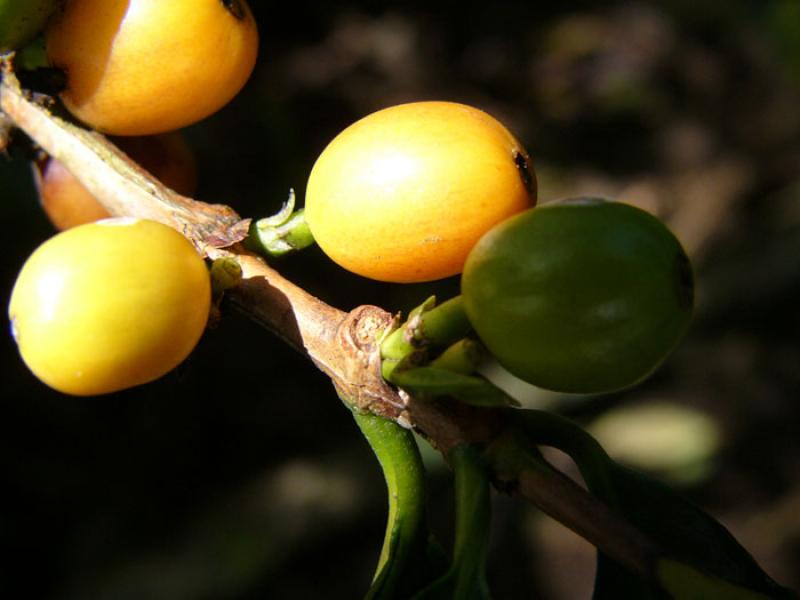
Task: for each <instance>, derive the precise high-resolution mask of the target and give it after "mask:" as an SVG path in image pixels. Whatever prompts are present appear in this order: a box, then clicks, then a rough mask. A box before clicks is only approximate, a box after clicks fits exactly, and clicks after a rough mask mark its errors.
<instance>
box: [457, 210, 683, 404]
mask: <svg viewBox="0 0 800 600" xmlns="http://www.w3.org/2000/svg"><path fill="white" fill-rule="evenodd" d="M461 289H462V294H463V297H464V306H465V310H466V312H467V315H468V317H469V319H470V321H471V322H472V325H473V326H474V328H475V331H476V332H477V334H478V336H479V337H480V339H481V340H482V341H483V343H484V344H485V345H486V346H487V347H488V349H489V350H490V351H491V352H492V354H494V356H495V357H496V358H497V360H498V362H500V364H502V365H503V366H504V367H505V368H506V369H508V370H509V371H510V372H511V373H513V374H514V375H516V376H518V377H520V378H522V379H524V380H526V381H528V382H530V383H533V384H535V385H537V386H540V387H543V388H547V389H551V390H556V391H561V392H574V393H598V392H610V391H614V390H618V389H622V388H625V387H628V386H631V385H633V384H635V383H637V382H639V381H640V380H642V379H643V378H644V377H646V376H647V375H649V374H650V373H651V372H652V371H653V370H654V369H655V368H656V367H657V366H658V365H659V364H660V363H661V362H662V361H663V359H664V358H665V357H666V356H667V354H669V352H670V351H671V350H672V349H673V347H674V346H675V345H676V344H677V342H678V340H679V339H680V338H681V336H682V335H683V333H684V332H685V331H686V329H687V327H688V325H689V321H690V319H691V314H692V305H693V283H692V272H691V266H690V264H689V260H688V258H687V257H686V254H685V252H684V251H683V248H682V247H681V245H680V243H679V242H678V240H677V239H676V238H675V236H674V235H673V234H672V233H671V232H670V231H669V230H668V229H667V227H666V226H665V225H664V224H663V223H661V221H659V220H658V219H656V218H655V217H653V216H652V215H650V214H648V213H646V212H644V211H642V210H640V209H638V208H634V207H632V206H629V205H626V204H622V203H618V202H608V201H604V200H599V199H578V200H572V201H565V202H558V203H553V204H546V205H543V206H540V207H537V208H534V209H532V210H528V211H525V212H524V213H521V214H519V215H517V216H515V217H512V218H510V219H509V220H507V221H505V222H504V223H502V224H500V225H498V226H497V227H495V228H494V229H492V230H491V231H490V232H489V233H487V234H486V235H485V236H484V237H483V238H482V239H481V240H480V242H478V244H477V245H476V246H475V248H474V249H473V250H472V252H471V253H470V256H469V258H468V260H467V263H466V266H465V268H464V274H463V276H462V280H461Z"/></svg>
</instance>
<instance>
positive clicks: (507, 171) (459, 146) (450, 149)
mask: <svg viewBox="0 0 800 600" xmlns="http://www.w3.org/2000/svg"><path fill="white" fill-rule="evenodd" d="M535 203H536V180H535V177H534V173H533V168H532V166H531V164H530V159H529V156H528V154H527V152H526V151H525V149H524V148H523V147H522V145H521V144H520V143H519V142H518V141H517V139H516V138H515V137H514V136H513V135H512V134H511V133H510V132H509V131H508V130H507V129H506V128H505V127H504V126H503V125H502V124H501V123H500V122H499V121H497V120H496V119H494V118H493V117H491V116H490V115H488V114H486V113H485V112H483V111H481V110H479V109H477V108H473V107H471V106H466V105H464V104H458V103H454V102H414V103H409V104H401V105H398V106H393V107H391V108H387V109H384V110H381V111H378V112H376V113H373V114H371V115H369V116H367V117H365V118H363V119H361V120H360V121H358V122H356V123H354V124H353V125H351V126H350V127H348V128H347V129H345V130H344V131H343V132H342V133H340V134H339V135H338V136H337V137H336V138H335V139H334V140H333V141H332V142H331V143H330V144H329V145H328V147H327V148H325V150H324V151H323V152H322V154H321V155H320V157H319V158H318V159H317V162H316V164H315V165H314V168H313V169H312V171H311V176H310V177H309V180H308V187H307V190H306V204H305V215H306V219H307V221H308V225H309V227H310V228H311V232H312V233H313V234H314V239H315V240H316V241H317V243H318V244H319V246H320V247H321V248H322V250H323V251H324V252H325V253H326V254H327V255H328V256H329V257H330V258H331V259H333V260H334V261H335V262H337V263H338V264H339V265H341V266H342V267H344V268H346V269H348V270H350V271H353V272H354V273H358V274H359V275H363V276H365V277H370V278H372V279H377V280H381V281H391V282H397V283H410V282H420V281H431V280H434V279H441V278H444V277H448V276H451V275H455V274H457V273H460V272H461V270H462V268H463V265H464V261H465V260H466V257H467V255H468V254H469V251H470V250H471V249H472V246H474V245H475V243H476V242H477V241H478V239H480V237H481V236H482V235H483V234H484V233H485V232H486V231H488V230H489V229H491V227H492V226H493V225H495V224H496V223H499V222H500V221H503V220H504V219H506V218H507V217H509V216H511V215H513V214H515V213H517V212H519V211H521V210H524V209H525V208H528V207H530V206H532V205H534V204H535Z"/></svg>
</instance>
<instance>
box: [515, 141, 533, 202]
mask: <svg viewBox="0 0 800 600" xmlns="http://www.w3.org/2000/svg"><path fill="white" fill-rule="evenodd" d="M514 164H515V165H517V170H518V171H519V176H520V177H521V178H522V184H523V185H524V186H525V189H526V190H528V193H532V192H533V175H531V170H530V163H529V161H528V157H527V156H525V154H523V153H522V152H520V151H519V150H516V149H515V150H514Z"/></svg>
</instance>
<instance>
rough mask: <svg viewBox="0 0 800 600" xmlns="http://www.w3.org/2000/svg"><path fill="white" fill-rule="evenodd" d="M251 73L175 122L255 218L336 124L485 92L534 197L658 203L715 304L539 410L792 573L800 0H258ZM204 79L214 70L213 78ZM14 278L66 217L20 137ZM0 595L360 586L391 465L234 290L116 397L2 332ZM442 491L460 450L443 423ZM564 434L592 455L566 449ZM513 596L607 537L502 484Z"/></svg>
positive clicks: (351, 286)
mask: <svg viewBox="0 0 800 600" xmlns="http://www.w3.org/2000/svg"><path fill="white" fill-rule="evenodd" d="M253 4H254V6H253V10H254V12H255V14H256V17H257V20H258V23H259V27H260V31H261V36H262V46H261V54H260V60H259V64H258V66H257V69H256V72H255V74H254V76H253V78H252V79H251V81H250V82H249V83H248V85H247V87H246V88H245V90H244V91H243V92H242V93H241V95H240V96H239V97H237V99H236V100H235V101H234V102H233V103H232V104H231V105H229V106H228V107H226V108H225V109H223V110H222V111H221V112H220V113H218V114H217V115H215V116H213V117H212V118H210V119H208V120H207V121H205V122H203V123H201V124H198V125H196V126H194V127H191V128H189V129H187V130H186V131H185V135H186V138H187V139H188V141H189V144H190V145H191V146H192V148H193V150H194V152H195V155H196V160H197V165H198V172H199V174H200V178H199V189H198V192H197V194H196V196H197V197H198V198H200V199H202V200H205V201H209V202H223V203H226V204H230V205H231V206H233V207H234V208H235V209H237V210H238V211H239V212H240V213H241V214H242V215H243V216H253V217H260V216H266V215H267V214H271V213H274V212H276V211H277V209H278V208H279V207H280V205H281V203H282V202H283V200H284V199H285V197H286V195H287V192H288V189H289V188H290V187H294V188H295V189H296V190H297V192H298V196H299V198H300V199H301V200H302V197H303V192H304V188H305V182H306V179H307V176H308V173H309V171H310V169H311V167H312V165H313V163H314V161H315V159H316V157H317V156H318V154H319V153H320V152H321V151H322V149H323V148H324V146H325V145H326V144H327V143H328V142H329V141H330V140H331V139H332V138H333V137H334V136H335V135H336V134H337V133H338V132H339V131H340V130H341V129H343V128H344V127H345V126H347V125H348V124H350V123H351V122H353V121H354V120H356V119H358V118H360V117H362V116H364V115H366V114H368V113H370V112H372V111H374V110H377V109H380V108H383V107H386V106H388V105H391V104H395V103H399V102H404V101H411V100H423V99H445V100H455V101H460V102H465V103H469V104H473V105H476V106H478V107H480V108H482V109H484V110H486V111H488V112H489V113H491V114H493V115H494V116H496V117H497V118H499V119H500V120H502V121H503V122H504V123H506V124H507V125H508V127H509V128H510V129H511V130H512V131H514V132H515V133H516V135H517V137H519V138H520V139H521V140H522V141H523V143H524V144H525V145H526V147H527V148H528V150H529V151H530V153H531V155H532V156H533V157H534V160H535V165H536V172H537V175H538V178H539V190H540V194H539V195H540V202H548V201H552V200H555V199H558V198H564V197H569V196H576V195H592V196H606V197H609V198H615V199H619V200H623V201H626V202H630V203H633V204H636V205H638V206H640V207H643V208H645V209H647V210H649V211H651V212H653V213H655V214H657V215H659V216H661V217H662V218H664V219H665V220H666V221H667V222H668V223H669V224H670V225H671V227H672V228H673V229H674V231H675V232H676V234H677V235H678V237H679V238H680V239H681V240H682V242H683V243H684V245H685V246H686V248H687V251H688V252H689V254H690V255H691V256H692V258H693V261H694V265H695V271H696V278H697V286H698V303H697V313H696V319H695V322H694V324H693V327H692V329H691V330H690V332H689V334H688V336H687V338H686V339H685V341H684V342H683V343H682V344H681V345H680V347H679V348H678V349H677V351H676V352H675V353H674V354H673V355H672V356H671V358H670V359H669V360H668V361H667V363H666V364H665V365H664V366H663V367H662V368H661V369H660V370H659V371H658V372H657V373H656V374H655V375H654V376H653V377H652V378H651V379H650V380H648V381H647V382H645V383H644V384H642V385H640V386H639V387H637V388H635V389H632V390H629V391H626V392H624V393H618V394H614V395H610V396H602V397H591V398H579V397H564V396H558V395H553V394H547V393H544V392H540V391H538V390H535V389H531V388H530V387H528V386H523V385H520V384H518V383H517V382H514V381H508V380H505V382H504V385H507V386H509V388H510V389H513V390H514V391H515V393H516V394H517V395H518V396H519V397H520V398H521V399H522V400H523V401H524V402H525V403H526V404H527V405H530V406H545V407H548V408H551V409H553V410H557V411H559V412H561V413H563V414H566V415H569V416H572V417H574V418H575V419H577V420H578V421H580V422H581V423H583V424H585V425H586V426H587V427H589V428H590V430H591V431H592V432H593V433H594V434H595V435H597V436H598V438H599V439H600V440H601V441H602V442H603V443H604V445H605V446H606V447H607V449H608V450H609V451H610V452H611V453H612V454H613V455H614V456H616V457H618V458H619V459H620V460H623V461H625V462H627V463H628V464H631V465H634V466H635V467H637V468H639V469H642V470H645V471H647V472H649V473H652V474H654V475H656V476H657V477H659V478H661V479H663V480H665V481H667V482H669V483H670V484H671V485H673V486H674V487H677V488H679V489H681V490H682V491H683V492H684V493H685V494H686V495H688V496H689V497H690V498H692V499H693V500H694V501H695V502H696V503H698V504H699V505H701V506H702V507H703V508H705V509H706V510H707V511H709V512H710V513H711V514H713V515H714V516H715V517H717V518H718V519H720V520H721V521H722V522H723V523H724V524H725V525H726V526H727V527H729V528H730V530H731V531H732V532H733V533H734V535H735V536H736V537H737V538H738V539H739V540H740V541H741V542H742V543H743V544H744V545H745V546H746V547H747V548H748V549H749V550H750V551H751V552H752V554H753V555H754V556H755V557H756V559H757V560H758V561H759V563H760V564H761V565H762V566H763V567H764V568H765V569H766V571H767V572H768V573H770V574H771V575H772V576H773V577H774V578H775V579H777V580H778V581H780V582H781V583H783V584H785V585H789V586H792V587H795V588H797V587H800V518H798V514H800V443H798V440H800V433H799V432H800V402H799V398H798V396H799V395H800V394H799V393H800V344H799V343H798V333H800V317H798V314H800V311H798V305H800V3H798V2H797V0H758V1H757V0H729V1H728V2H725V3H721V2H720V3H718V2H709V1H704V0H699V1H698V0H694V1H691V2H690V1H688V0H664V1H662V2H658V3H648V2H608V3H603V6H602V7H598V6H597V5H598V3H594V2H572V3H548V4H547V5H546V6H545V5H544V4H543V5H542V6H539V5H538V3H532V2H525V3H522V2H520V3H516V2H508V3H500V4H497V3H495V4H490V3H482V4H478V3H464V2H459V3H456V2H450V1H441V2H437V3H430V2H421V1H419V2H417V1H410V2H409V1H407V2H403V3H395V2H369V1H366V0H363V1H361V2H357V1H349V2H338V3H328V2H315V1H310V0H296V1H295V2H291V3H288V4H283V5H282V6H281V7H280V10H281V13H280V17H279V16H278V8H277V6H275V5H274V4H273V3H269V4H268V3H257V2H254V3H253ZM196 93H202V90H197V91H196ZM0 221H1V222H2V223H4V224H5V226H4V227H5V231H6V234H5V235H6V241H7V246H6V258H5V260H4V261H3V262H2V267H1V268H2V276H1V279H0V291H1V293H2V298H4V302H5V301H7V299H8V297H9V295H10V290H11V287H12V285H13V281H14V278H15V276H16V273H17V271H18V269H19V268H20V266H21V265H22V263H23V261H24V260H25V258H26V257H27V256H28V254H29V253H30V252H31V251H32V250H33V249H34V248H35V247H36V246H37V245H38V244H39V243H40V242H41V241H43V240H44V239H45V238H47V237H48V236H50V235H52V234H53V229H52V226H51V225H50V224H49V223H48V221H47V220H46V218H45V217H44V216H43V214H42V212H41V211H40V209H39V208H38V206H37V201H36V196H35V191H34V187H33V183H32V178H31V172H30V167H29V164H28V163H27V161H26V158H25V156H23V155H22V154H21V153H13V154H12V156H11V157H9V158H8V159H5V158H2V157H0ZM278 266H279V269H280V270H281V271H282V272H284V273H286V274H287V275H288V276H289V277H290V278H292V279H294V280H295V281H297V282H299V283H301V284H302V285H303V286H305V287H306V288H307V289H309V290H311V291H312V292H313V293H315V294H316V295H318V296H319V297H321V298H323V299H325V300H327V301H329V302H330V303H332V304H334V305H336V306H338V307H339V308H342V309H350V308H352V307H354V306H357V305H358V304H362V303H371V304H379V305H382V306H384V307H385V308H387V309H391V310H408V309H409V308H411V307H413V306H415V305H416V304H418V303H419V302H420V301H421V300H423V299H424V298H425V297H426V296H427V295H428V294H430V293H431V292H436V293H438V294H440V296H441V297H442V298H446V297H449V296H451V295H454V294H456V293H457V289H458V282H457V281H455V280H450V281H444V282H439V283H437V284H431V285H414V286H389V285H386V284H378V283H374V282H369V281H366V280H363V279H360V278H358V277H356V276H353V275H349V274H347V273H345V272H343V271H342V270H340V269H339V268H338V267H336V266H335V265H333V264H331V263H330V262H329V261H327V259H325V257H324V256H322V254H321V253H320V252H319V251H318V250H316V249H311V250H308V251H306V252H304V253H303V254H302V255H301V256H297V257H292V258H290V259H288V260H284V261H283V262H281V263H280V264H279V265H278ZM0 353H1V354H0V369H2V375H0V377H1V378H2V379H1V381H2V384H0V397H1V398H0V484H2V486H3V489H4V490H5V491H4V492H3V493H2V494H0V547H1V548H2V551H3V554H4V555H5V558H4V560H3V561H0V594H2V595H3V596H4V597H24V598H48V599H49V598H52V599H59V600H73V599H83V600H100V599H119V600H124V599H127V598H136V599H153V600H161V599H163V600H184V599H185V600H189V599H192V600H195V599H197V600H212V599H220V600H222V599H226V600H244V599H250V598H274V599H282V598H337V599H338V598H344V599H352V598H359V597H361V595H362V594H363V592H364V591H365V590H366V588H367V586H368V583H369V580H370V577H371V574H372V571H373V569H374V566H375V562H376V560H377V556H378V551H379V548H380V545H381V541H382V536H383V527H384V519H385V508H386V498H385V492H384V487H383V482H382V476H381V474H380V472H379V470H378V467H377V465H376V463H375V461H374V459H373V457H372V455H371V453H370V451H369V449H368V447H367V445H366V443H365V442H364V441H363V440H362V438H361V437H360V434H359V432H358V430H357V429H356V427H355V425H354V424H353V422H352V418H351V417H350V414H349V412H348V411H347V410H346V409H345V408H344V407H343V406H341V405H340V403H339V401H338V400H337V398H336V396H335V394H334V392H333V390H332V388H331V386H330V383H329V382H328V381H326V380H325V378H324V377H323V376H322V375H321V374H320V373H319V372H317V371H316V370H315V368H314V367H313V366H312V365H311V364H310V363H309V362H307V361H306V360H304V359H303V358H302V357H300V356H298V355H296V354H294V353H292V351H290V350H288V349H287V347H285V346H284V345H283V344H281V343H280V342H279V341H278V340H276V339H274V338H273V337H271V336H270V335H269V334H268V333H266V332H265V331H262V330H260V329H258V328H256V327H254V326H252V324H251V323H249V322H248V321H246V320H245V319H244V318H243V317H241V316H239V315H237V314H235V313H233V312H231V311H226V312H225V314H224V317H223V319H222V320H221V322H220V323H219V324H218V325H217V326H216V327H215V328H213V329H212V330H210V331H208V333H207V334H206V336H205V337H204V339H203V341H202V342H201V344H200V346H199V348H198V349H197V350H196V352H195V353H194V354H193V355H192V356H191V357H190V358H189V360H188V361H186V363H185V364H184V365H182V366H181V367H180V368H179V369H177V371H175V372H173V373H172V374H170V375H168V376H167V377H165V378H164V379H163V380H161V381H159V382H157V383H154V384H150V385H147V386H144V387H141V388H138V389H135V390H130V391H127V392H124V393H120V394H116V395H113V396H108V397H102V398H91V399H85V398H84V399H81V398H70V397H66V396H62V395H59V394H57V393H55V392H52V391H50V390H48V389H47V388H45V387H44V386H43V385H42V384H40V383H38V382H37V381H36V380H35V379H34V378H33V377H32V376H31V375H30V374H29V373H28V372H27V370H26V368H25V367H24V365H23V364H22V362H21V361H20V359H19V357H18V355H17V351H16V348H15V345H14V343H13V340H12V339H11V336H10V335H4V336H0ZM423 452H424V454H425V457H426V460H427V461H428V463H429V466H430V486H431V499H430V514H431V520H432V522H433V525H434V528H435V529H436V531H437V532H439V534H440V536H441V538H442V539H443V540H448V539H449V536H450V533H451V527H452V526H451V523H450V519H451V511H452V507H451V497H450V479H449V475H448V471H447V469H446V467H445V466H444V465H442V463H441V462H440V461H439V460H437V458H436V455H435V453H433V452H430V451H429V449H428V448H427V447H425V446H424V444H423ZM550 456H551V458H552V459H553V460H554V461H555V462H556V463H557V464H558V465H559V466H560V467H561V468H563V469H565V470H567V471H568V472H572V466H571V465H570V464H569V462H568V461H567V460H565V459H564V458H563V457H561V456H559V455H557V454H551V455H550ZM494 502H495V506H496V508H497V510H496V516H495V519H494V522H493V540H492V552H491V556H490V564H489V571H490V573H489V575H490V581H491V582H492V585H493V590H494V595H495V597H496V598H503V599H506V598H507V599H522V598H542V599H545V600H562V599H563V600H568V599H569V600H572V599H578V598H589V597H590V594H591V587H592V578H593V571H594V564H593V561H594V554H593V549H592V548H591V547H590V546H588V545H587V544H586V543H585V542H583V541H582V540H580V539H579V538H577V537H576V536H574V535H573V534H571V533H569V532H568V531H566V530H565V529H564V528H563V527H562V526H560V525H559V524H557V523H554V522H552V521H550V520H549V519H547V518H545V517H543V516H542V515H541V514H540V513H539V512H538V511H537V510H535V509H533V508H530V507H528V506H527V505H525V504H523V503H521V502H518V501H516V500H513V499H509V498H506V497H502V496H498V495H496V496H495V497H494Z"/></svg>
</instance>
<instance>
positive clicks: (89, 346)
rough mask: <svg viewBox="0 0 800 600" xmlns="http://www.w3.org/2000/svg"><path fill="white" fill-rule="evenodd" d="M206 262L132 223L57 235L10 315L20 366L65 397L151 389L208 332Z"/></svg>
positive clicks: (28, 268)
mask: <svg viewBox="0 0 800 600" xmlns="http://www.w3.org/2000/svg"><path fill="white" fill-rule="evenodd" d="M210 303H211V286H210V279H209V275H208V270H207V269H206V266H205V262H204V261H203V259H202V258H201V257H200V256H199V255H198V254H197V252H196V251H195V249H194V247H193V246H192V244H191V243H190V242H189V241H188V240H187V239H186V238H185V237H183V236H182V235H181V234H180V233H178V232H177V231H175V230H174V229H172V228H170V227H168V226H166V225H162V224H160V223H156V222H154V221H145V220H138V219H131V218H119V219H106V220H103V221H98V222H97V223H89V224H86V225H81V226H79V227H75V228H73V229H70V230H69V231H65V232H62V233H59V234H58V235H56V236H54V237H52V238H50V239H49V240H48V241H46V242H45V243H44V244H42V245H41V246H39V248H37V249H36V251H34V253H33V254H32V255H31V256H30V258H29V259H28V260H27V262H26V263H25V265H24V266H23V268H22V270H21V272H20V274H19V276H18V277H17V281H16V283H15V284H14V289H13V291H12V294H11V302H10V304H9V309H8V314H9V318H10V320H11V324H12V332H13V334H14V338H15V340H16V342H17V345H18V347H19V351H20V354H21V355H22V359H23V360H24V361H25V364H26V365H27V366H28V367H29V368H30V370H31V371H32V372H33V373H34V375H36V376H37V377H38V378H39V379H40V380H42V381H43V382H44V383H46V384H47V385H49V386H50V387H52V388H54V389H56V390H59V391H61V392H63V393H66V394H73V395H77V396H93V395H98V394H106V393H109V392H114V391H118V390H122V389H125V388H129V387H133V386H136V385H140V384H143V383H147V382H149V381H153V380H155V379H157V378H159V377H161V376H162V375H164V374H165V373H167V372H168V371H170V370H171V369H173V368H174V367H176V366H177V365H178V364H179V363H181V362H182V361H183V360H184V359H185V358H186V357H187V356H188V355H189V353H190V352H191V351H192V349H193V348H194V347H195V345H196V344H197V342H198V340H199V339H200V336H201V335H202V333H203V330H204V329H205V325H206V321H207V319H208V313H209V309H210Z"/></svg>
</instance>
